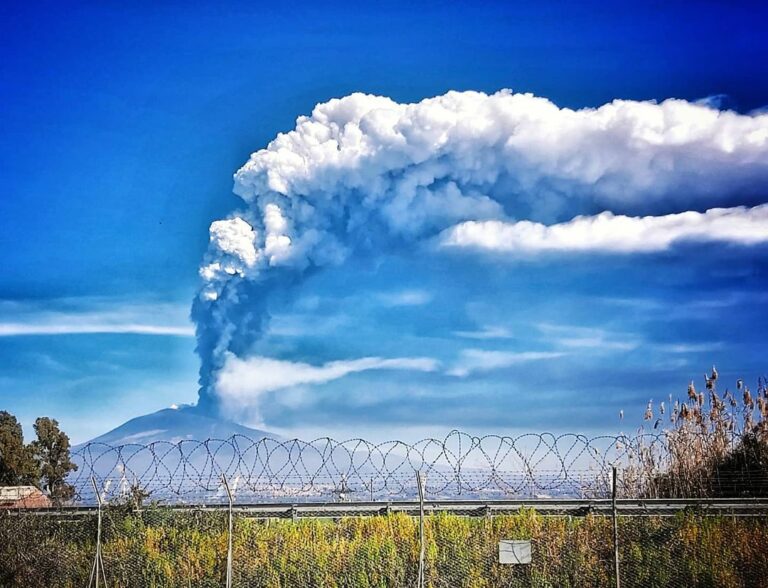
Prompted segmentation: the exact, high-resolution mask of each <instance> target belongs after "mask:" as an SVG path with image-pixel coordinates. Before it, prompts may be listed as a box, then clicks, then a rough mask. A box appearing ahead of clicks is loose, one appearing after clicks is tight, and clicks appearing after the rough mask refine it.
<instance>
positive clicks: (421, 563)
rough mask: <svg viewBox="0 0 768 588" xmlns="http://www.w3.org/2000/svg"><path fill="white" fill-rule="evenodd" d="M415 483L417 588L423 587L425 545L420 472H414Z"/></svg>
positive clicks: (422, 484) (422, 490) (422, 485)
mask: <svg viewBox="0 0 768 588" xmlns="http://www.w3.org/2000/svg"><path fill="white" fill-rule="evenodd" d="M416 483H417V485H418V486H419V577H418V583H417V584H416V587H417V588H424V555H425V553H426V546H425V544H424V480H423V479H422V477H421V472H420V471H417V472H416Z"/></svg>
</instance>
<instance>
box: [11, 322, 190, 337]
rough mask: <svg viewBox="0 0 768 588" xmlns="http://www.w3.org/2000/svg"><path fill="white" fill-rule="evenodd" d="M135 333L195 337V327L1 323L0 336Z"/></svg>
mask: <svg viewBox="0 0 768 588" xmlns="http://www.w3.org/2000/svg"><path fill="white" fill-rule="evenodd" d="M96 334H115V335H123V334H135V335H156V336H172V337H194V336H195V330H194V328H193V327H191V326H189V327H176V326H165V325H145V324H123V325H120V324H67V323H59V324H47V325H35V324H25V323H0V337H24V336H35V335H96Z"/></svg>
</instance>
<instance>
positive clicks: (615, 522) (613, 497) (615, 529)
mask: <svg viewBox="0 0 768 588" xmlns="http://www.w3.org/2000/svg"><path fill="white" fill-rule="evenodd" d="M611 472H612V474H613V475H612V476H611V513H612V516H613V573H614V575H615V577H616V588H621V574H620V573H619V523H618V517H617V509H616V478H617V476H616V466H613V468H612V469H611Z"/></svg>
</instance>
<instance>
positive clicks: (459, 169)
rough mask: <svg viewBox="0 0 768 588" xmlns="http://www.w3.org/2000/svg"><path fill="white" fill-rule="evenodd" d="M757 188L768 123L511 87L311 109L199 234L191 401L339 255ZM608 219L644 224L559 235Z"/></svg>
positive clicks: (720, 198)
mask: <svg viewBox="0 0 768 588" xmlns="http://www.w3.org/2000/svg"><path fill="white" fill-rule="evenodd" d="M766 181H768V115H766V114H759V115H754V116H748V115H740V114H737V113H734V112H721V111H718V110H715V109H713V108H710V107H708V106H706V105H701V104H695V103H689V102H686V101H682V100H667V101H664V102H662V103H660V104H656V103H652V102H633V101H614V102H612V103H610V104H606V105H604V106H602V107H600V108H597V109H584V110H570V109H561V108H558V107H557V106H556V105H554V104H552V103H551V102H549V101H548V100H546V99H543V98H537V97H534V96H531V95H527V94H513V93H511V92H509V91H502V92H499V93H497V94H493V95H490V96H488V95H485V94H481V93H477V92H449V93H448V94H446V95H444V96H439V97H437V98H432V99H429V100H424V101H422V102H420V103H417V104H398V103H397V102H394V101H392V100H390V99H388V98H383V97H377V96H367V95H363V94H353V95H351V96H348V97H346V98H342V99H339V100H331V101H329V102H327V103H325V104H320V105H318V106H317V107H315V109H314V111H313V112H312V114H311V116H305V117H300V118H299V119H298V121H297V123H296V128H295V129H294V130H293V131H291V132H289V133H285V134H280V135H278V136H277V138H275V139H274V140H273V141H272V142H271V143H270V144H269V145H268V146H267V148H265V149H262V150H260V151H257V152H256V153H254V154H253V155H252V156H251V158H250V160H249V161H248V162H247V163H246V164H245V165H244V166H243V167H242V168H241V169H240V170H239V171H238V172H237V174H236V175H235V193H236V194H238V195H239V196H240V197H241V198H242V199H243V201H244V204H245V206H244V208H243V209H242V210H241V211H239V212H237V213H236V214H233V215H232V217H231V218H229V219H227V220H222V221H217V222H215V223H214V224H213V225H212V226H211V245H210V248H209V251H208V253H207V255H206V258H205V260H204V263H203V266H202V268H201V272H200V273H201V276H202V278H203V282H204V283H203V286H202V289H201V293H200V296H199V297H198V298H197V299H196V301H195V305H194V308H193V316H194V318H195V320H196V322H197V336H198V350H199V353H200V356H201V359H202V367H201V386H202V388H201V397H200V402H201V405H203V406H215V405H216V402H217V397H216V374H217V373H218V372H219V371H220V370H222V368H224V366H225V364H226V363H227V358H233V357H240V358H244V357H247V356H248V355H249V351H250V348H251V346H252V344H253V342H254V341H255V340H256V339H257V338H258V337H259V336H260V334H261V332H262V329H263V326H264V321H265V320H266V318H267V316H266V301H267V298H268V297H269V295H270V292H273V291H275V289H280V290H284V289H285V288H288V287H290V286H291V285H292V284H294V283H297V282H299V281H300V280H301V279H302V277H303V276H304V275H305V274H306V272H309V271H313V270H316V269H318V268H322V267H324V266H328V265H334V264H340V263H343V262H344V260H345V259H347V258H348V257H349V256H350V255H365V254H381V253H386V252H388V251H396V250H400V249H413V248H414V247H415V246H416V245H417V244H418V243H420V242H422V241H424V240H426V239H432V238H434V237H435V236H437V235H439V234H440V233H441V232H442V231H445V230H446V229H450V228H451V227H454V226H455V225H459V226H458V227H456V228H455V229H454V231H456V234H457V235H458V234H460V233H461V234H462V235H463V234H464V233H468V232H471V231H469V230H468V229H467V227H470V226H472V227H479V228H480V230H481V231H483V230H488V231H491V230H497V229H498V232H504V231H502V230H501V229H504V228H505V227H507V225H506V223H513V222H514V221H516V220H521V219H525V220H531V221H538V222H546V223H551V222H562V221H564V220H568V219H570V218H572V217H573V216H574V215H577V214H595V213H599V212H602V211H604V210H610V211H612V212H613V213H616V214H628V215H637V214H669V213H674V212H680V211H683V210H688V209H698V210H703V209H705V208H708V207H711V206H733V205H735V204H750V205H754V204H757V203H762V202H764V201H765V198H764V197H763V193H762V192H760V191H759V189H760V188H759V187H760V186H764V185H766ZM711 214H712V213H708V214H707V215H704V216H705V218H711V217H710V215H711ZM718 214H721V213H718ZM722 214H731V213H722ZM733 214H747V215H749V214H754V213H748V212H746V211H743V210H742V211H740V212H734V213H733ZM466 221H494V222H497V223H505V224H498V225H496V224H491V225H483V224H479V225H460V223H464V222H466ZM612 222H614V223H615V222H625V223H627V224H628V225H629V226H632V227H636V226H640V225H643V224H648V223H649V222H650V223H651V224H653V221H647V219H640V220H632V219H623V218H621V217H613V218H610V217H607V216H605V217H597V218H596V219H595V220H594V221H589V220H581V221H574V223H573V226H574V227H576V228H570V229H566V228H563V229H558V231H557V232H558V234H559V233H560V232H563V233H568V232H569V231H570V234H573V233H574V231H576V230H577V228H578V230H583V231H584V232H588V231H592V229H593V228H594V226H600V225H601V223H606V224H610V223H612ZM638 222H639V223H640V225H638V224H637V223H638ZM462 226H463V228H462ZM510 226H512V227H514V226H516V225H510ZM517 226H518V229H516V230H517V231H518V232H520V231H521V228H520V227H521V226H519V225H517ZM526 226H527V225H526ZM530 227H532V230H534V231H539V232H542V233H544V234H546V233H547V230H548V229H546V228H545V227H540V228H535V227H537V225H530ZM642 230H646V229H642ZM462 231H463V233H462ZM553 231H554V229H553ZM607 232H610V231H607ZM446 235H447V236H448V240H449V241H450V237H451V235H453V233H452V232H451V231H449V232H448V233H445V234H444V237H445V236H446ZM689 236H691V233H689ZM457 238H458V237H457ZM504 238H505V239H506V233H505V237H504ZM601 238H602V239H603V240H604V241H605V240H610V238H609V237H607V236H603V237H601ZM518 239H519V238H518ZM548 240H550V241H551V237H549V236H547V237H544V238H541V239H539V242H543V241H548ZM587 240H589V238H588V237H587ZM229 361H232V360H231V359H230V360H229Z"/></svg>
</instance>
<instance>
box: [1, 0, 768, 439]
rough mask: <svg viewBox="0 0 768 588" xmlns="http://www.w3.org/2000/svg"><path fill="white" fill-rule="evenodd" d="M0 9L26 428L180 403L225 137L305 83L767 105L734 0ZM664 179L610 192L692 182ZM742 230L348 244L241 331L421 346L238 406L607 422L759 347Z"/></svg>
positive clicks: (293, 350)
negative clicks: (393, 364)
mask: <svg viewBox="0 0 768 588" xmlns="http://www.w3.org/2000/svg"><path fill="white" fill-rule="evenodd" d="M0 11H1V12H0V22H2V23H3V24H2V25H0V26H2V27H3V34H2V35H1V36H0V38H2V41H0V43H2V54H3V59H2V60H0V92H2V108H0V123H1V128H2V129H3V132H2V135H1V136H0V177H2V180H3V191H2V196H0V245H1V246H2V250H3V251H4V252H5V255H4V259H3V272H2V274H0V335H2V336H0V407H2V408H3V409H7V410H10V411H12V412H14V413H15V414H17V415H18V416H19V417H20V418H21V419H22V421H23V422H24V423H25V425H26V426H29V425H30V423H31V422H32V421H33V420H34V418H35V417H36V416H40V415H42V414H45V415H50V416H54V417H56V418H58V419H59V420H60V421H61V423H62V424H63V426H64V428H65V429H66V430H68V431H69V432H70V433H71V435H72V437H73V438H74V439H75V440H83V439H86V438H89V437H91V436H94V435H95V434H98V433H100V432H103V431H104V430H106V429H108V428H111V427H113V426H115V425H117V424H120V423H121V422H122V421H124V420H126V419H127V418H130V417H132V416H136V415H138V414H142V413H146V412H150V411H152V410H156V409H159V408H163V407H165V406H168V405H169V404H171V403H188V402H194V401H196V399H197V394H198V392H197V370H198V367H199V360H198V358H197V356H196V355H195V354H194V347H195V340H194V338H193V337H192V336H191V333H192V329H193V326H192V323H191V322H190V321H189V319H188V314H189V308H190V304H191V301H192V300H193V298H194V297H195V296H196V292H197V289H198V288H199V286H200V278H199V276H198V267H199V266H200V264H201V260H202V259H203V256H204V253H205V251H206V247H207V245H208V239H209V235H208V226H209V225H210V223H211V222H212V221H214V220H216V219H222V218H226V217H227V216H228V215H230V214H231V213H232V212H233V211H236V210H237V209H238V208H239V207H241V206H242V202H240V200H239V199H238V198H237V197H236V196H235V195H233V194H232V174H233V173H234V172H235V171H236V170H237V169H238V168H240V167H241V166H242V165H243V164H244V163H245V162H246V161H247V159H248V156H249V154H250V153H252V152H254V151H256V150H258V149H261V148H263V147H265V146H266V145H267V143H268V142H269V141H270V140H272V139H273V138H274V137H275V135H276V134H277V133H278V132H283V131H288V130H290V129H292V128H293V127H294V125H295V120H296V117H297V116H299V115H302V114H309V113H310V112H311V111H312V109H313V107H314V106H315V105H316V104H318V103H323V102H326V101H328V100H329V99H331V98H334V97H341V96H345V95H347V94H350V93H352V92H366V93H373V94H378V95H382V96H388V97H390V98H392V99H393V100H394V101H396V102H398V103H407V102H414V101H418V100H421V99H423V98H427V97H432V96H438V95H441V94H444V93H445V92H447V91H449V90H477V91H481V92H486V93H493V92H496V91H498V90H499V89H502V88H511V89H513V90H514V91H515V92H531V93H533V94H535V95H537V96H542V97H545V98H547V99H549V100H551V101H552V102H554V103H555V104H557V105H558V106H560V107H569V108H583V107H598V106H601V105H603V104H605V103H607V102H610V101H611V100H613V99H615V98H622V99H628V100H651V99H653V100H658V101H661V100H664V99H666V98H680V99H684V100H687V101H695V100H698V99H702V98H707V97H712V96H721V95H722V97H721V98H716V99H713V101H712V103H713V104H714V103H716V104H717V105H719V106H722V107H725V108H731V109H734V110H736V111H738V112H741V113H748V112H750V111H753V110H754V109H758V108H761V107H764V106H765V105H766V104H768V75H766V74H767V73H768V71H766V65H765V64H766V63H768V40H766V39H765V35H764V30H763V29H764V27H763V26H762V23H763V22H765V19H766V17H768V14H766V9H765V8H764V7H759V6H758V5H757V3H755V4H754V5H753V4H751V3H735V4H734V5H732V6H725V5H724V4H722V3H717V2H701V3H697V4H696V5H695V6H694V5H692V4H691V3H674V2H673V3H670V2H665V3H644V4H643V5H642V6H640V5H638V6H627V5H626V3H605V2H599V3H578V4H576V3H555V2H543V3H535V5H534V3H524V4H523V3H521V4H519V5H515V4H512V3H484V4H483V5H481V6H478V5H477V3H453V4H451V5H446V4H445V3H424V4H420V5H419V6H418V9H417V8H416V6H415V5H414V4H413V3H397V2H392V3H386V4H385V5H381V4H378V3H377V4H370V5H369V6H362V7H360V6H355V7H354V8H351V7H350V5H345V4H343V3H313V4H307V5H299V4H296V3H291V4H290V5H286V6H285V8H281V7H279V6H275V5H273V4H263V5H260V4H258V3H240V4H238V3H231V4H229V5H228V6H227V7H223V6H218V7H212V6H203V5H196V4H195V3H176V4H174V3H165V4H164V6H162V7H158V6H156V5H155V3H138V2H137V3H131V5H130V6H127V5H126V6H124V7H120V6H117V5H115V4H113V5H111V6H106V5H104V4H103V3H81V4H79V5H78V6H76V7H71V6H68V7H66V8H65V7H62V6H61V5H56V4H50V5H46V4H40V3H26V4H24V5H17V6H10V5H6V6H4V7H2V8H0ZM750 177H751V176H750V175H749V170H747V171H746V172H745V178H746V179H745V180H744V182H743V185H741V187H740V188H739V190H732V191H731V192H730V193H725V194H724V195H723V198H722V199H721V200H719V201H717V202H715V204H716V205H718V206H736V205H747V206H753V205H756V204H761V203H763V202H766V201H768V196H767V195H766V189H765V184H764V183H763V182H762V179H764V176H761V175H760V174H757V175H755V176H754V177H755V178H757V179H755V180H754V181H752V180H750ZM750 182H752V183H750ZM745 186H746V187H745ZM680 198H682V196H681V197H680ZM670 201H674V202H676V203H677V204H676V205H675V206H672V205H670V204H668V203H669V202H670ZM681 203H682V200H676V199H675V198H674V197H673V198H671V200H670V199H666V200H661V201H658V202H656V203H655V204H648V205H647V206H646V207H645V208H644V209H643V210H640V209H638V210H635V211H634V212H635V213H637V214H668V213H671V212H681V211H683V210H686V209H693V210H699V211H700V212H701V211H703V210H704V209H705V208H706V206H704V205H695V203H694V205H689V206H682V204H681ZM688 204H690V203H688ZM579 212H583V211H579ZM588 212H590V213H591V212H594V213H597V212H600V210H594V211H593V210H590V211H588ZM617 212H633V211H617ZM563 214H564V213H563ZM569 218H570V216H568V215H565V216H562V218H561V217H560V216H557V218H549V219H543V218H542V219H536V220H542V221H544V220H545V221H546V222H547V223H550V222H555V221H567V220H569ZM766 253H767V248H766V246H765V245H764V244H762V245H761V244H757V245H754V244H751V245H748V246H745V245H744V244H733V243H727V244H723V243H714V244H713V243H709V244H704V245H702V244H699V243H693V244H684V245H682V246H675V247H673V248H671V249H666V250H663V251H656V252H651V253H642V254H637V253H633V254H631V255H621V256H615V255H607V254H605V252H602V253H597V254H596V253H591V254H580V255H576V256H573V255H570V254H569V255H558V254H553V255H549V256H545V258H544V259H542V258H536V259H533V260H532V259H518V258H515V259H507V258H505V257H504V256H501V255H495V254H492V255H478V254H474V253H471V252H463V251H460V252H456V253H450V254H445V253H441V252H436V251H434V250H430V249H429V248H426V250H422V249H420V248H410V247H403V248H400V249H397V250H394V251H390V252H388V253H387V254H386V255H385V254H381V255H379V254H376V255H367V256H363V257H361V258H359V259H358V258H354V259H351V260H350V261H349V262H347V263H344V264H338V265H332V266H331V267H327V268H324V269H323V270H322V271H317V272H311V273H310V274H309V275H307V276H305V277H302V279H301V280H298V281H297V282H296V283H290V284H288V283H281V284H280V287H279V288H277V289H276V290H274V291H270V293H269V295H268V296H264V300H266V302H265V304H267V306H268V312H269V315H270V316H271V317H272V320H271V323H270V326H269V328H268V329H267V330H266V331H265V332H264V334H263V336H261V337H258V338H254V340H253V341H251V347H250V348H249V350H248V354H249V355H252V356H258V357H268V358H272V359H275V360H279V361H281V362H286V363H285V365H283V366H282V368H280V369H288V370H289V371H290V370H299V371H301V369H303V368H301V366H314V367H316V368H317V367H319V366H323V365H326V364H328V362H339V361H354V360H358V359H360V358H366V357H378V358H393V357H403V358H404V357H408V358H416V357H421V358H428V359H429V360H430V361H432V362H433V364H430V365H429V366H427V365H426V364H423V365H421V367H422V368H425V369H388V368H386V369H370V370H361V371H355V372H350V373H348V374H347V375H344V376H343V377H338V378H333V379H328V380H327V381H320V380H322V377H321V378H320V380H318V379H315V380H314V381H311V382H309V383H307V382H303V381H302V382H300V383H299V384H297V385H293V386H290V387H287V388H281V389H278V390H267V391H265V392H264V393H263V394H261V395H260V398H259V402H258V406H257V407H255V408H254V407H252V408H251V409H249V410H246V411H245V412H243V413H241V414H239V415H238V416H239V417H241V418H247V419H250V421H251V422H257V423H258V424H261V425H263V426H264V427H266V428H272V429H275V430H280V431H289V432H296V433H298V434H303V433H306V434H307V435H311V434H314V433H317V432H321V431H328V432H329V433H335V432H339V434H343V433H345V432H349V433H358V434H360V433H362V434H365V433H370V435H374V436H378V435H383V436H386V435H387V434H388V433H392V432H394V431H396V430H397V428H398V427H399V428H400V429H401V430H402V432H403V434H409V435H417V436H418V435H419V433H421V432H424V434H429V433H431V432H433V431H444V430H447V429H450V428H453V427H457V428H462V429H468V430H472V431H495V432H507V431H509V430H512V429H514V430H542V429H550V430H564V429H571V430H574V429H575V430H579V431H582V430H583V431H593V430H616V429H617V428H618V427H626V426H627V425H626V424H620V423H618V421H617V419H616V414H617V413H618V410H620V409H624V410H625V411H626V412H627V414H634V413H636V414H638V416H639V415H640V414H641V413H642V408H643V406H644V404H645V403H646V402H647V401H648V399H649V398H654V399H656V400H657V401H658V400H663V399H665V398H666V397H667V395H668V394H678V393H680V392H683V391H684V389H685V384H686V383H687V381H688V380H690V379H691V378H698V377H700V375H701V374H702V373H703V371H704V370H705V369H707V368H709V367H710V364H711V363H713V362H715V363H717V365H718V368H719V369H720V371H721V374H722V375H723V376H724V379H726V380H735V379H736V378H737V377H744V378H745V379H747V380H754V379H756V378H757V376H758V375H759V374H762V373H764V372H765V371H766V369H768V368H767V367H766V366H765V365H764V363H765V362H764V360H763V359H762V357H763V356H764V355H765V343H764V336H763V334H762V331H763V330H764V326H763V327H761V325H764V324H765V317H766V316H767V313H766V311H767V310H768V299H767V298H766V296H765V294H764V293H765V292H766V291H768V289H766V282H767V281H768V273H767V271H766V270H767V266H768V263H767V260H768V257H767V256H766ZM532 354H533V355H532ZM536 354H538V355H536ZM289 364H291V365H292V364H299V367H298V368H297V367H295V366H294V367H293V368H291V367H290V365H289ZM267 367H269V366H267ZM427 367H429V369H426V368H427ZM270 369H278V368H277V367H276V366H275V365H272V368H270ZM313 377H314V376H313ZM305 379H306V378H305Z"/></svg>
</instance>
